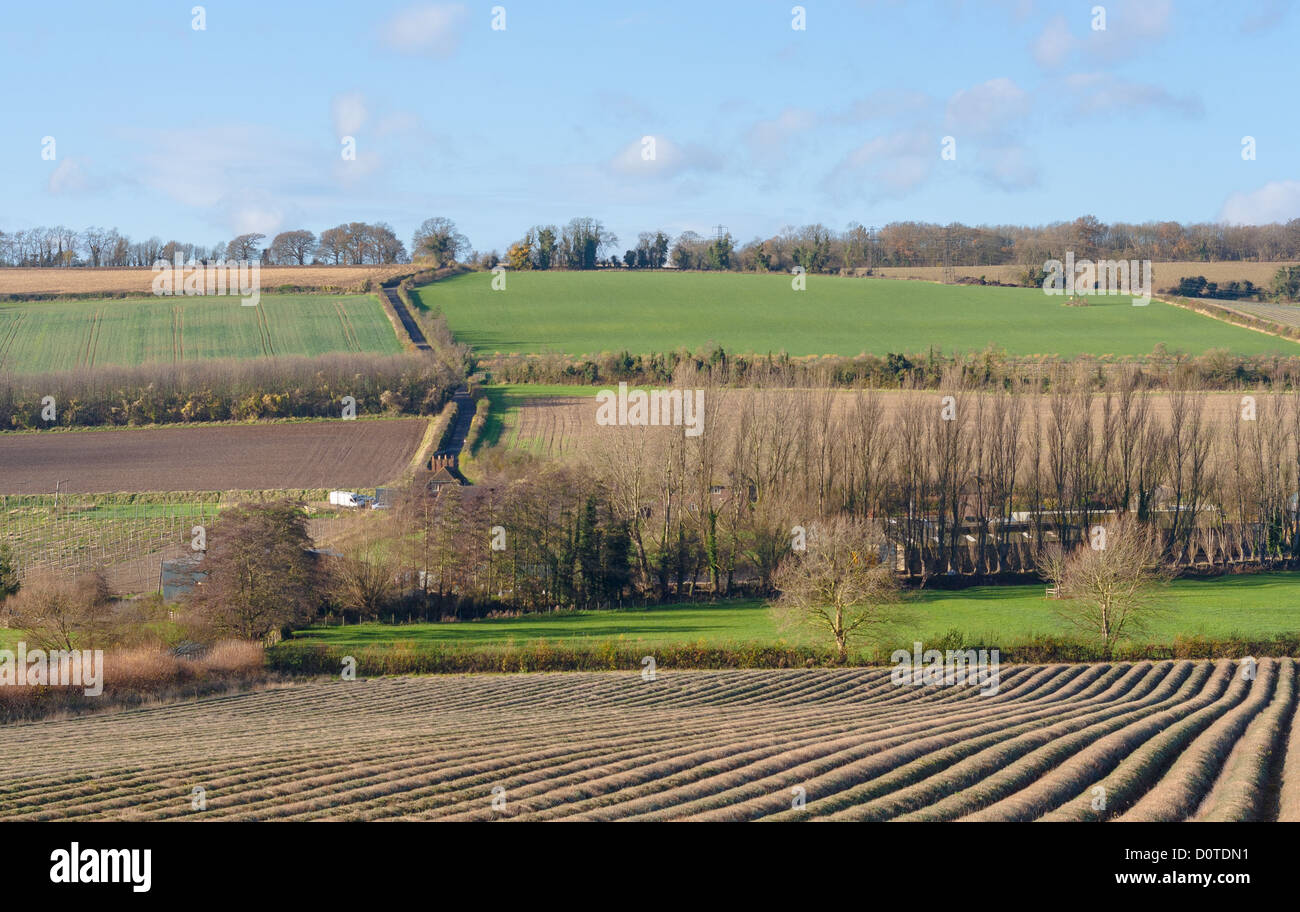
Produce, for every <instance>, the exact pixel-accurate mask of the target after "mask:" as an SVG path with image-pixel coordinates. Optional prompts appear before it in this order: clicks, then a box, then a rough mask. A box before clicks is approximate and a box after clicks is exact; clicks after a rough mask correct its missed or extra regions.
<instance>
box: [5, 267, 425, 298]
mask: <svg viewBox="0 0 1300 912" xmlns="http://www.w3.org/2000/svg"><path fill="white" fill-rule="evenodd" d="M413 268H414V267H412V266H410V265H409V264H400V263H397V264H390V265H387V266H264V267H262V269H261V281H262V287H263V288H264V289H273V288H278V287H279V286H281V285H292V286H294V287H297V288H322V289H325V288H329V289H338V290H339V291H347V290H352V289H358V288H361V287H362V286H363V285H365V283H366V282H367V281H368V280H369V281H373V282H382V281H384V280H385V279H388V278H390V277H392V276H395V275H404V274H409V273H410V272H412V270H413ZM155 275H156V273H155V272H154V271H153V270H152V269H148V268H135V267H113V268H102V269H95V268H90V267H78V268H76V269H59V268H32V267H23V268H21V269H18V268H6V269H0V295H24V294H30V295H49V294H96V293H103V294H150V293H151V291H152V284H153V280H154V276H155Z"/></svg>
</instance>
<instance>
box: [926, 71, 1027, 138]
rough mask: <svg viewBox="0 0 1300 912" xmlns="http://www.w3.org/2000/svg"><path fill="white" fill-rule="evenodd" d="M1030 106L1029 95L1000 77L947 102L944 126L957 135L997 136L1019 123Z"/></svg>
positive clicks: (960, 93) (959, 93)
mask: <svg viewBox="0 0 1300 912" xmlns="http://www.w3.org/2000/svg"><path fill="white" fill-rule="evenodd" d="M1029 107H1030V104H1029V93H1028V92H1026V91H1025V90H1024V89H1022V88H1020V86H1018V85H1016V84H1015V83H1014V82H1012V81H1011V80H1010V79H1007V78H1006V77H1005V76H1003V77H999V78H998V79H990V80H989V81H988V82H982V83H980V84H979V85H977V86H973V87H971V88H969V89H962V90H961V91H960V92H957V93H956V94H955V95H953V96H952V98H950V99H948V106H947V111H946V114H945V117H944V124H945V128H946V129H947V130H948V131H949V132H950V133H953V134H956V135H958V136H963V137H964V136H974V137H981V136H984V137H987V136H998V135H1001V134H1003V133H1004V132H1006V131H1007V130H1008V129H1009V128H1010V127H1012V126H1013V125H1014V124H1015V123H1016V122H1017V121H1020V120H1022V119H1023V118H1024V117H1025V116H1026V115H1027V114H1028V113H1029Z"/></svg>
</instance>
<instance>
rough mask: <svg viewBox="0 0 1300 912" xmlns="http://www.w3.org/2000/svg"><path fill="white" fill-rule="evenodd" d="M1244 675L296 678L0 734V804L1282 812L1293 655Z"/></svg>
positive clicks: (830, 814) (521, 815)
mask: <svg viewBox="0 0 1300 912" xmlns="http://www.w3.org/2000/svg"><path fill="white" fill-rule="evenodd" d="M1253 670H1254V671H1255V673H1254V674H1253V675H1252V674H1246V673H1244V668H1243V666H1242V665H1239V664H1238V662H1236V661H1233V660H1219V661H1214V662H1210V661H1200V662H1194V661H1181V662H1142V663H1135V664H1129V663H1114V664H1104V663H1103V664H1092V665H1050V666H1019V667H1006V668H1003V669H1002V670H1001V675H1000V688H999V690H998V692H997V693H996V694H993V695H981V693H980V691H979V689H977V688H976V687H973V686H957V685H950V686H938V685H931V686H927V685H919V686H917V685H911V684H895V683H893V682H892V681H891V674H890V670H889V669H861V668H858V669H844V670H827V669H807V670H770V671H734V670H733V671H663V670H660V672H659V673H658V675H657V676H656V677H655V679H653V680H645V679H643V678H642V676H641V675H640V674H638V673H624V672H596V673H561V674H514V675H481V676H474V675H469V676H465V675H458V676H448V677H434V678H380V679H372V680H359V681H350V682H345V681H330V682H317V683H306V684H298V685H293V686H288V687H283V688H279V689H273V690H264V691H259V692H253V693H246V694H240V695H236V696H225V697H217V698H207V699H201V700H196V701H192V702H186V703H183V704H174V705H164V706H156V707H149V708H143V709H134V710H129V711H122V712H112V713H105V714H101V715H95V716H85V717H81V718H73V719H63V720H50V721H43V722H35V723H27V724H19V725H13V726H10V727H9V732H8V735H9V737H8V739H7V749H6V750H5V751H4V752H3V754H0V818H5V819H28V820H63V819H81V820H85V819H115V818H116V819H165V818H190V819H196V820H212V819H252V820H290V819H294V820H304V819H343V820H380V819H421V820H511V819H521V820H757V819H764V820H805V819H818V820H936V821H938V820H1098V821H1100V820H1116V819H1118V820H1125V821H1128V820H1247V819H1290V820H1295V819H1297V817H1298V816H1300V756H1298V754H1300V744H1298V743H1297V742H1298V741H1300V727H1295V726H1292V725H1291V721H1292V717H1293V715H1294V710H1295V685H1296V680H1295V679H1296V665H1295V663H1294V662H1293V660H1291V659H1280V660H1279V659H1263V660H1261V661H1260V662H1259V664H1258V666H1257V667H1256V668H1254V669H1253ZM198 789H202V792H198V791H196V790H198ZM198 796H201V797H202V801H197V800H196V798H197V797H198Z"/></svg>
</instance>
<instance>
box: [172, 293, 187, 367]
mask: <svg viewBox="0 0 1300 912" xmlns="http://www.w3.org/2000/svg"><path fill="white" fill-rule="evenodd" d="M184 360H185V310H184V308H182V307H180V306H179V305H177V306H176V307H173V308H172V361H173V363H176V364H179V363H180V362H182V361H184Z"/></svg>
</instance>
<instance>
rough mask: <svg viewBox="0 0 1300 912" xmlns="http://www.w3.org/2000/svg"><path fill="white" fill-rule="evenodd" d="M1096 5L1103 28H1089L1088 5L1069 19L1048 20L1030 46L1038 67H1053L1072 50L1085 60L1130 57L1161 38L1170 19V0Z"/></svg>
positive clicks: (1129, 0)
mask: <svg viewBox="0 0 1300 912" xmlns="http://www.w3.org/2000/svg"><path fill="white" fill-rule="evenodd" d="M1098 5H1101V6H1104V7H1105V10H1106V27H1105V28H1104V29H1094V28H1093V27H1092V20H1093V16H1092V12H1091V7H1089V6H1087V5H1084V6H1082V7H1081V8H1080V9H1079V10H1078V11H1076V12H1075V13H1074V14H1073V18H1071V19H1068V20H1067V19H1066V18H1065V16H1059V15H1058V16H1054V17H1053V18H1052V19H1051V20H1050V21H1048V23H1047V25H1045V26H1044V27H1043V30H1042V31H1041V32H1039V33H1038V37H1037V38H1035V39H1034V41H1033V43H1032V44H1031V45H1030V51H1031V53H1032V54H1033V57H1034V60H1035V61H1037V62H1038V65H1039V66H1041V67H1043V68H1044V69H1049V70H1050V69H1056V68H1058V67H1060V66H1062V65H1064V64H1065V63H1066V61H1067V60H1069V58H1070V57H1071V56H1073V55H1074V54H1076V53H1078V54H1085V55H1087V57H1088V59H1089V60H1098V59H1101V60H1123V59H1127V58H1130V57H1132V56H1133V55H1134V54H1137V53H1141V52H1142V51H1143V50H1145V48H1146V47H1147V46H1148V45H1150V44H1153V43H1155V42H1156V41H1159V40H1160V39H1162V38H1164V37H1165V36H1166V35H1167V34H1168V33H1169V27H1170V24H1171V23H1172V20H1173V4H1172V3H1171V2H1170V0H1112V2H1110V3H1105V4H1098ZM1071 26H1074V28H1073V29H1072V28H1071ZM1076 32H1077V34H1076Z"/></svg>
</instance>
